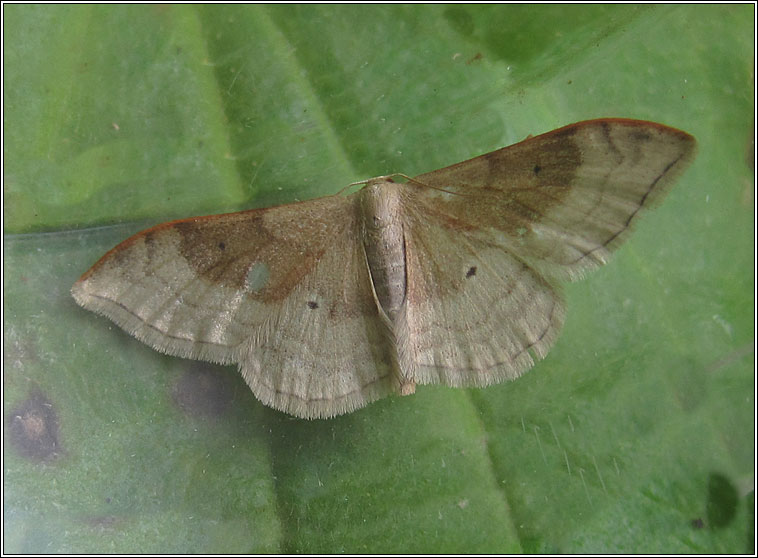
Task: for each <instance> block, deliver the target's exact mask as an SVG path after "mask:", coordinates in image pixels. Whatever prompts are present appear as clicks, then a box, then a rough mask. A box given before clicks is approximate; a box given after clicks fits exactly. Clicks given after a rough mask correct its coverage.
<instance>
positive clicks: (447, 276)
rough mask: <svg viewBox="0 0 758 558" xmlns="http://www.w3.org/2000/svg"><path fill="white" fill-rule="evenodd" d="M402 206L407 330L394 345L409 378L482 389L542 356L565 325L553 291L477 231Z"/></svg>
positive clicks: (559, 301)
mask: <svg viewBox="0 0 758 558" xmlns="http://www.w3.org/2000/svg"><path fill="white" fill-rule="evenodd" d="M408 207H409V211H408V220H407V222H406V225H405V242H406V263H407V295H406V301H405V302H406V303H405V307H404V312H405V314H404V321H403V322H401V331H405V332H406V335H404V336H402V338H400V339H399V340H398V347H399V348H400V349H401V355H402V356H401V362H403V364H404V366H405V367H406V368H408V369H410V370H412V372H411V373H410V376H411V378H410V379H412V380H414V381H415V382H416V383H419V384H424V383H442V384H445V385H449V386H457V387H461V386H484V385H487V384H490V383H493V382H498V381H502V380H506V379H513V378H516V377H518V376H519V375H520V374H522V373H523V372H524V371H526V370H527V369H529V368H530V367H531V366H532V365H533V364H534V360H535V359H536V358H543V357H544V356H545V355H546V354H547V351H548V349H549V348H550V346H551V345H552V344H553V342H554V341H555V339H556V338H557V336H558V332H559V330H560V328H561V326H562V324H563V317H564V304H563V300H562V298H561V294H560V292H559V290H558V289H557V288H556V287H554V286H553V285H551V284H550V283H549V282H548V281H547V280H545V279H544V278H542V277H541V276H540V275H539V274H538V273H537V272H535V271H534V270H533V269H531V268H530V267H529V265H528V264H526V263H525V262H524V261H522V260H520V259H519V258H518V257H515V256H514V255H513V254H510V253H509V252H507V251H505V250H503V248H502V246H500V245H498V244H496V243H492V242H490V241H488V240H487V239H486V238H483V237H482V236H481V235H478V234H476V233H475V231H471V230H465V229H458V228H455V227H450V226H447V225H449V223H446V222H445V221H444V220H443V219H436V218H430V214H429V213H428V212H427V211H426V210H424V208H419V207H417V206H415V205H414V204H413V202H412V201H410V202H409V203H408Z"/></svg>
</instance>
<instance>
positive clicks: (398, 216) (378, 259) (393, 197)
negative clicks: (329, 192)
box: [360, 180, 406, 319]
mask: <svg viewBox="0 0 758 558" xmlns="http://www.w3.org/2000/svg"><path fill="white" fill-rule="evenodd" d="M401 188H402V184H396V183H394V182H391V181H388V180H381V181H380V180H377V181H376V182H372V181H369V183H368V184H367V185H366V186H365V187H364V188H363V189H362V190H361V191H360V206H361V219H362V222H363V246H364V249H365V250H366V260H367V261H368V266H369V271H370V272H371V281H372V282H373V285H374V291H375V292H376V297H377V299H378V300H379V304H380V305H381V307H382V310H384V312H385V313H386V314H387V316H389V318H390V319H394V317H395V314H396V313H397V311H398V310H399V309H400V307H401V306H402V304H403V301H404V300H405V276H406V275H405V242H404V238H403V219H402V215H403V212H402V197H401Z"/></svg>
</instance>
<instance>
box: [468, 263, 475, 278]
mask: <svg viewBox="0 0 758 558" xmlns="http://www.w3.org/2000/svg"><path fill="white" fill-rule="evenodd" d="M474 275H476V266H475V265H474V266H471V267H470V268H469V270H468V271H467V272H466V279H468V278H469V277H473V276H474Z"/></svg>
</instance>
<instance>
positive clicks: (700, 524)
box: [690, 517, 705, 529]
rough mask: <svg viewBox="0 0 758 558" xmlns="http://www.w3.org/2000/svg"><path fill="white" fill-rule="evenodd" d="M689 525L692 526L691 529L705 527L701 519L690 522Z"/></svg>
mask: <svg viewBox="0 0 758 558" xmlns="http://www.w3.org/2000/svg"><path fill="white" fill-rule="evenodd" d="M690 525H692V528H693V529H702V528H703V527H705V523H704V522H703V518H701V517H698V518H696V519H693V520H692V521H690Z"/></svg>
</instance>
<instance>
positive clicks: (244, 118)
mask: <svg viewBox="0 0 758 558" xmlns="http://www.w3.org/2000/svg"><path fill="white" fill-rule="evenodd" d="M3 9H4V16H5V19H4V26H5V27H4V29H3V31H4V41H5V43H4V47H5V54H4V56H5V81H4V88H5V89H4V94H5V114H4V118H5V121H4V132H5V152H4V161H5V176H4V190H3V195H4V202H5V209H4V218H5V224H4V234H5V236H4V251H5V252H4V279H5V289H4V310H5V321H4V342H5V346H4V378H3V380H4V397H3V401H4V421H5V431H4V436H5V438H4V439H5V446H4V454H3V455H4V472H5V479H4V482H5V486H4V488H5V491H4V498H5V517H4V522H5V523H4V529H5V531H4V534H5V539H4V545H5V548H4V550H5V551H6V552H82V553H84V552H109V551H112V552H200V553H209V552H306V553H320V552H326V553H341V552H345V553H353V552H410V553H413V552H425V553H427V552H428V553H431V552H449V553H456V552H477V553H487V552H497V553H505V552H520V551H522V552H550V553H552V552H567V553H568V552H650V553H678V552H686V553H698V552H707V553H711V552H715V553H718V552H729V553H739V552H750V551H752V549H753V521H754V514H753V511H752V510H753V507H754V492H753V485H754V477H753V471H754V460H753V456H754V435H755V432H754V423H753V410H754V404H755V402H754V398H753V394H754V389H753V360H754V349H753V347H754V327H753V307H754V295H753V281H754V275H753V219H754V211H753V208H754V194H755V192H754V186H753V151H754V146H753V143H752V139H753V123H754V119H753V95H754V90H753V77H754V76H753V73H752V68H753V38H754V29H753V27H752V22H753V10H754V7H753V6H752V5H738V6H704V5H699V6H643V7H638V6H631V5H620V6H594V5H587V6H568V5H563V6H540V7H535V6H528V5H491V6H472V5H460V6H452V5H431V6H393V5H374V6H352V7H345V6H334V5H333V6H307V7H303V6H291V5H279V6H226V7H223V6H213V7H203V6H183V7H176V6H167V5H161V6H93V5H88V6H51V5H45V6H31V5H5V6H4V7H3ZM603 116H616V117H630V118H641V119H647V120H653V121H657V122H662V123H665V124H668V125H671V126H675V127H679V128H682V129H684V130H686V131H688V132H690V133H691V134H693V135H694V136H695V137H696V138H697V139H698V142H699V148H700V153H699V156H698V158H697V159H696V161H695V163H694V164H693V166H692V167H691V168H690V170H689V171H688V172H687V173H686V174H685V175H684V177H683V178H682V179H681V180H680V182H679V184H678V185H677V186H676V187H675V188H674V190H673V191H672V192H671V194H670V195H669V196H668V198H667V200H666V201H665V202H664V204H663V205H662V206H661V207H660V208H659V209H658V210H656V211H654V212H652V213H650V214H649V215H648V216H647V217H646V218H645V219H643V220H642V222H641V223H640V226H639V227H638V230H637V232H636V233H635V235H634V236H633V238H632V239H631V240H630V242H628V243H627V244H626V245H625V246H624V247H623V248H622V249H621V250H620V251H619V253H618V255H617V257H616V258H614V260H613V262H611V264H610V265H608V266H606V267H605V268H603V269H602V270H600V271H598V272H596V273H594V274H592V275H591V276H590V277H588V278H587V279H586V280H584V281H582V282H579V283H574V284H570V285H567V287H566V296H567V301H568V317H567V320H566V324H565V328H564V332H563V335H562V337H561V338H560V339H559V341H558V343H557V344H556V346H555V348H554V349H553V350H552V351H551V353H550V355H548V357H547V358H546V359H545V360H544V361H542V362H540V363H539V364H538V365H537V366H536V367H535V368H534V370H532V371H531V372H529V373H528V374H526V375H525V376H524V377H523V378H521V379H519V380H518V381H516V382H511V383H507V384H502V385H497V386H492V387H489V388H487V389H481V390H455V389H448V388H443V387H420V388H419V389H418V392H417V394H416V395H415V396H413V397H406V398H388V399H384V400H382V401H379V402H377V403H375V404H372V405H370V406H369V407H367V408H365V409H362V410H360V411H357V412H355V413H352V414H350V415H347V416H343V417H339V418H336V419H332V420H320V421H312V422H308V421H303V420H299V419H294V418H291V417H288V416H285V415H283V414H281V413H279V412H276V411H273V410H271V409H268V408H266V407H264V406H262V405H261V404H260V403H258V402H257V401H256V400H255V398H254V397H253V396H252V394H251V393H250V392H249V390H248V389H247V387H246V386H245V384H244V382H243V380H242V379H241V377H240V376H239V374H238V373H237V372H236V371H235V369H234V368H233V367H219V366H211V365H207V364H205V363H196V362H191V361H186V360H182V359H177V358H171V357H166V356H164V355H161V354H159V353H157V352H155V351H153V350H151V349H150V348H148V347H147V346H145V345H143V344H141V343H139V342H138V341H136V340H135V339H133V338H131V337H130V336H128V335H127V334H125V333H124V332H122V331H121V330H119V329H118V328H117V327H115V326H113V325H112V324H111V323H110V322H109V321H107V320H105V319H103V318H99V317H97V316H95V315H94V314H91V313H88V312H86V311H84V310H82V309H80V308H78V307H77V306H76V304H75V303H74V301H73V299H72V298H71V297H70V295H69V289H70V287H71V284H72V283H73V282H74V281H75V280H76V278H77V277H78V276H79V275H80V274H81V273H82V272H84V271H86V269H87V268H88V267H89V266H90V265H91V264H92V263H94V261H95V260H96V259H97V258H98V257H99V256H101V255H102V254H103V253H104V252H105V251H106V250H108V249H109V248H111V247H112V246H113V245H115V244H116V243H117V242H119V241H121V240H123V239H124V238H126V237H127V236H128V235H130V234H132V233H134V232H136V231H138V230H139V229H140V228H142V227H144V226H145V225H148V224H154V223H158V222H161V221H165V220H168V219H171V218H179V217H188V216H192V215H197V214H206V213H219V212H223V211H229V210H237V209H242V208H247V207H265V206H268V205H272V204H276V203H282V202H288V201H293V200H296V199H308V198H312V197H316V196H321V195H326V194H332V193H335V192H336V191H338V190H339V189H340V188H342V187H343V186H345V185H346V184H348V183H350V182H352V181H356V180H361V179H365V178H369V177H372V176H377V175H382V174H388V173H392V172H402V173H405V174H408V175H411V176H412V175H414V174H419V173H421V172H424V171H429V170H433V169H436V168H439V167H442V166H445V165H448V164H451V163H455V162H458V161H461V160H464V159H466V158H468V157H471V156H474V155H478V154H481V153H484V152H487V151H491V150H494V149H496V148H499V147H502V146H504V145H508V144H510V143H514V142H516V141H519V140H521V139H523V138H525V137H526V136H527V135H529V134H538V133H542V132H546V131H549V130H551V129H554V128H557V127H559V126H562V125H565V124H569V123H571V122H576V121H579V120H583V119H588V118H597V117H603Z"/></svg>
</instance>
